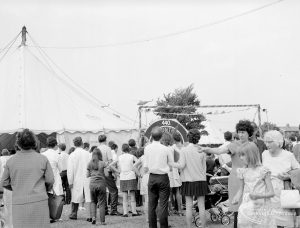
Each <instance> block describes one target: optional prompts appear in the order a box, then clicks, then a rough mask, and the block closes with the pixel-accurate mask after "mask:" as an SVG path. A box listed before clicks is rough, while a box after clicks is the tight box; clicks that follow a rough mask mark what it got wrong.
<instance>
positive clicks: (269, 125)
mask: <svg viewBox="0 0 300 228" xmlns="http://www.w3.org/2000/svg"><path fill="white" fill-rule="evenodd" d="M261 130H262V135H264V134H265V132H267V131H270V130H277V131H279V130H280V129H279V127H278V126H277V125H276V124H274V123H270V122H264V123H263V124H262V125H261Z"/></svg>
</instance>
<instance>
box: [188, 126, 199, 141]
mask: <svg viewBox="0 0 300 228" xmlns="http://www.w3.org/2000/svg"><path fill="white" fill-rule="evenodd" d="M187 138H188V140H189V142H190V143H193V144H197V143H198V142H199V140H200V138H201V133H200V131H199V130H197V129H191V130H189V132H188V134H187Z"/></svg>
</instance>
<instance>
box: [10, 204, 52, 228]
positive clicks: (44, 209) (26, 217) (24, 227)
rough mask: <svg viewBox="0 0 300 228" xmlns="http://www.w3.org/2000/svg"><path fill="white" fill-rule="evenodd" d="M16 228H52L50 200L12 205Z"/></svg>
mask: <svg viewBox="0 0 300 228" xmlns="http://www.w3.org/2000/svg"><path fill="white" fill-rule="evenodd" d="M12 213H13V226H14V228H40V227H43V228H44V227H50V218H49V207H48V199H46V200H43V201H38V202H33V203H27V204H22V205H12Z"/></svg>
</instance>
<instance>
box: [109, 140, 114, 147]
mask: <svg viewBox="0 0 300 228" xmlns="http://www.w3.org/2000/svg"><path fill="white" fill-rule="evenodd" d="M113 144H115V142H114V141H112V140H111V141H109V142H108V146H109V147H110V148H111V146H112V145H113Z"/></svg>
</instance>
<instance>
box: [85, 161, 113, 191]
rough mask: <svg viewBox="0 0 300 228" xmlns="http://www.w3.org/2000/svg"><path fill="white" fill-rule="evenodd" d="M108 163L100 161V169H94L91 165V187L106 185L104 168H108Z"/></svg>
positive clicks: (89, 168)
mask: <svg viewBox="0 0 300 228" xmlns="http://www.w3.org/2000/svg"><path fill="white" fill-rule="evenodd" d="M107 164H108V163H106V162H103V161H99V163H98V169H97V170H96V169H93V167H92V164H91V163H89V165H88V167H87V170H88V176H90V177H91V178H90V185H93V186H97V185H99V184H105V174H104V168H105V167H106V166H107Z"/></svg>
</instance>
